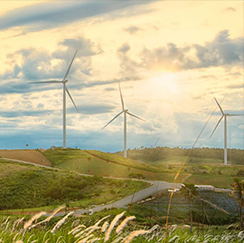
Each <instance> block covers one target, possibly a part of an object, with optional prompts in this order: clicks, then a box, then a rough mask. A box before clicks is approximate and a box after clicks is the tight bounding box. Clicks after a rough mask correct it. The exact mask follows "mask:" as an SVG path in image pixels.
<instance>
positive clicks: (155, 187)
mask: <svg viewBox="0 0 244 243" xmlns="http://www.w3.org/2000/svg"><path fill="white" fill-rule="evenodd" d="M1 159H4V160H9V161H13V162H18V163H23V164H30V165H34V166H37V167H42V168H46V169H52V170H60V171H64V170H62V169H59V168H55V167H49V166H46V165H39V164H35V163H32V162H28V161H22V160H16V159H8V158H1ZM69 172H72V173H75V174H78V175H81V176H93V175H89V174H82V173H78V172H75V171H69ZM103 178H110V179H119V180H137V181H138V179H130V178H116V177H103ZM140 181H144V182H148V183H150V184H151V186H150V187H148V188H146V189H143V190H141V191H138V192H135V193H133V194H131V195H130V196H127V197H125V198H122V199H120V200H118V201H115V202H112V203H109V204H106V205H94V206H91V207H90V208H92V211H93V212H98V211H101V210H103V209H105V208H106V209H110V208H122V207H125V206H127V205H129V204H131V203H135V202H138V201H141V200H143V199H145V198H147V197H149V196H151V195H152V194H154V193H157V192H160V191H162V190H165V189H172V188H175V189H179V188H180V187H181V184H179V183H169V182H165V181H148V180H140ZM84 213H87V209H78V210H75V212H74V215H75V216H80V215H82V214H84ZM64 214H65V212H61V213H58V214H57V215H56V216H61V215H64Z"/></svg>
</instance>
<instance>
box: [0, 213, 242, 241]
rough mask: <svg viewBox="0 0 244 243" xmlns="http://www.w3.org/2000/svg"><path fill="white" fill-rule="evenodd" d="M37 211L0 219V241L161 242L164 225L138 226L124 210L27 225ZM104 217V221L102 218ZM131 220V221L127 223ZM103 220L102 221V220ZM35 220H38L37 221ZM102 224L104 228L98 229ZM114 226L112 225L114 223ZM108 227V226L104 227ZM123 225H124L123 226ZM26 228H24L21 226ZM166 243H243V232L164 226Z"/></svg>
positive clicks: (163, 236)
mask: <svg viewBox="0 0 244 243" xmlns="http://www.w3.org/2000/svg"><path fill="white" fill-rule="evenodd" d="M39 216H40V214H38V215H35V216H33V217H32V218H31V219H30V220H23V218H16V217H8V218H6V217H5V218H0V242H6V243H7V242H11V243H12V242H13V243H22V242H23V243H61V242H62V243H85V242H87V243H92V242H97V243H104V242H107V243H116V242H117V243H133V242H134V243H135V242H138V243H146V242H152V243H156V242H161V243H162V242H164V238H165V233H166V231H165V228H163V227H159V226H158V225H154V226H153V227H151V228H149V227H146V226H142V225H140V224H139V222H137V221H136V218H135V217H134V216H133V215H127V214H126V213H125V212H122V213H119V214H117V215H115V216H114V217H111V216H110V215H106V216H105V217H101V219H100V218H97V216H94V215H93V216H87V217H86V218H79V219H77V218H75V217H73V216H72V212H70V213H67V214H66V215H65V216H63V217H61V219H59V220H58V219H57V218H52V219H50V221H48V222H46V224H39V225H38V227H35V228H31V227H27V228H26V225H29V224H30V222H33V219H35V220H37V221H38V220H39V222H42V221H43V220H42V221H41V220H40V218H39ZM105 220H106V221H105ZM132 220H133V223H132V222H131V221H132ZM103 221H105V222H104V223H103ZM27 223H28V224H27ZM37 223H38V222H37ZM104 225H105V226H106V227H105V229H103V230H101V228H103V227H104ZM116 225H118V226H117V228H115V226H116ZM108 226H109V227H108ZM125 226H126V227H125ZM25 228H26V229H25ZM167 231H168V233H167V236H166V242H167V243H168V242H172V243H173V242H178V243H183V242H184V243H186V242H188V243H195V242H206V243H207V242H213V243H227V242H228V243H234V242H235V243H241V242H244V231H238V230H229V229H228V228H224V227H223V228H221V229H219V230H216V228H208V229H207V230H205V231H201V230H197V229H195V230H194V232H193V233H192V234H190V233H189V231H188V228H184V227H183V226H179V227H178V226H177V225H174V226H170V227H168V229H167Z"/></svg>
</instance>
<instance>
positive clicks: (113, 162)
mask: <svg viewBox="0 0 244 243" xmlns="http://www.w3.org/2000/svg"><path fill="white" fill-rule="evenodd" d="M43 154H44V155H45V156H46V157H47V158H48V159H49V160H50V161H51V162H52V165H53V166H54V167H57V168H62V169H66V170H72V171H77V172H80V173H87V174H94V175H98V176H108V177H125V178H128V177H134V176H137V175H140V176H141V177H143V178H145V179H148V180H162V181H168V182H173V181H174V177H175V175H176V173H177V172H178V170H179V168H180V166H181V164H182V162H183V161H184V160H185V158H186V157H185V156H183V155H182V156H178V157H172V158H171V159H168V160H159V161H154V162H148V163H141V162H138V161H136V160H132V159H125V158H124V157H122V156H119V155H117V154H110V153H103V152H100V151H86V150H79V149H66V150H63V149H56V150H46V151H45V152H43ZM206 161H208V163H207V162H206ZM237 176H238V177H240V178H243V176H244V170H243V166H242V165H233V166H224V165H223V164H220V163H218V162H216V161H215V163H211V160H210V159H205V163H200V162H198V163H193V162H192V161H189V160H188V161H187V163H186V164H185V166H184V167H183V169H182V171H181V173H180V175H179V177H178V179H177V182H188V183H193V184H211V185H213V186H216V187H224V188H230V184H232V183H233V177H237Z"/></svg>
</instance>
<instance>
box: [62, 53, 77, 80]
mask: <svg viewBox="0 0 244 243" xmlns="http://www.w3.org/2000/svg"><path fill="white" fill-rule="evenodd" d="M77 52H78V50H76V51H75V54H74V56H73V58H72V60H71V62H70V64H69V67H68V69H67V71H66V73H65V75H64V78H63V81H65V79H66V78H67V76H68V75H69V70H70V68H71V66H72V63H73V61H74V59H75V56H76V53H77Z"/></svg>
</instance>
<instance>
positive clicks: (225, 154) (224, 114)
mask: <svg viewBox="0 0 244 243" xmlns="http://www.w3.org/2000/svg"><path fill="white" fill-rule="evenodd" d="M214 100H215V102H216V103H217V105H218V107H219V109H220V111H221V114H222V116H221V117H220V119H219V121H218V123H217V124H216V126H215V128H214V130H213V132H212V133H211V135H210V138H211V137H212V136H213V134H214V132H215V130H216V129H217V127H218V126H219V124H220V122H221V121H222V119H223V118H224V164H225V165H227V117H228V116H244V114H229V113H225V112H224V111H223V109H222V107H221V106H220V104H219V102H218V101H217V99H216V98H215V97H214Z"/></svg>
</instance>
